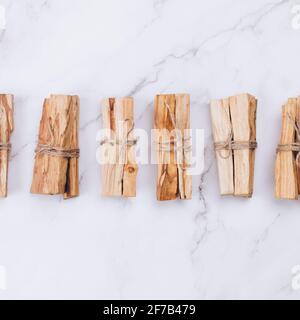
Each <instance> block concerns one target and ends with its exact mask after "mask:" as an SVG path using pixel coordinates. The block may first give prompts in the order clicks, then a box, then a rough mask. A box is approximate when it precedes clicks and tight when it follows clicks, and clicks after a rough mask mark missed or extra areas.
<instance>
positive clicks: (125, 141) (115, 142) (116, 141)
mask: <svg viewBox="0 0 300 320" xmlns="http://www.w3.org/2000/svg"><path fill="white" fill-rule="evenodd" d="M126 121H130V119H125V122H126ZM133 130H134V122H132V125H131V128H130V130H128V132H127V135H126V139H117V138H116V139H112V138H108V137H104V138H103V139H102V140H100V146H102V145H104V144H110V145H111V146H115V145H120V146H121V150H122V149H123V148H125V147H127V146H128V147H133V146H135V145H136V144H137V142H138V138H135V139H129V135H130V134H131V132H132V131H133Z"/></svg>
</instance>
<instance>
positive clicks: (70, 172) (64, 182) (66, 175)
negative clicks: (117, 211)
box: [31, 95, 79, 199]
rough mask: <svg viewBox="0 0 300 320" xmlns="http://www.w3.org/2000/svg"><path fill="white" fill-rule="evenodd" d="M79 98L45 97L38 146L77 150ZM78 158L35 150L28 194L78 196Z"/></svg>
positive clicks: (65, 96) (66, 197)
mask: <svg viewBox="0 0 300 320" xmlns="http://www.w3.org/2000/svg"><path fill="white" fill-rule="evenodd" d="M78 126H79V98H78V97H77V96H67V95H51V96H50V98H49V99H45V101H44V106H43V113H42V118H41V121H40V130H39V138H38V144H39V145H48V146H51V147H54V148H62V149H64V150H71V149H78V148H79V142H78ZM78 170H79V158H69V157H61V156H55V155H49V154H45V153H37V154H36V157H35V165H34V172H33V179H32V185H31V193H36V194H53V195H54V194H63V196H64V199H68V198H72V197H75V196H78V195H79V174H78Z"/></svg>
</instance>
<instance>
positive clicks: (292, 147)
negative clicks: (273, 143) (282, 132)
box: [276, 113, 300, 167]
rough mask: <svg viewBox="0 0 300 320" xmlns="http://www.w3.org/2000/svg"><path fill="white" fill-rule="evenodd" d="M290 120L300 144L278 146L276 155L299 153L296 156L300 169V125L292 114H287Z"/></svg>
mask: <svg viewBox="0 0 300 320" xmlns="http://www.w3.org/2000/svg"><path fill="white" fill-rule="evenodd" d="M287 116H288V119H289V120H290V121H291V122H292V124H293V126H294V129H295V131H296V134H297V138H298V140H299V142H293V143H287V144H278V146H277V149H276V153H278V152H282V151H283V152H288V151H290V152H297V156H296V165H297V166H298V167H300V124H299V122H298V121H295V119H293V117H292V116H291V114H290V113H287Z"/></svg>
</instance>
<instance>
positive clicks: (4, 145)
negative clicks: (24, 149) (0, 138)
mask: <svg viewBox="0 0 300 320" xmlns="http://www.w3.org/2000/svg"><path fill="white" fill-rule="evenodd" d="M0 150H7V151H8V152H9V151H10V150H11V144H10V143H0Z"/></svg>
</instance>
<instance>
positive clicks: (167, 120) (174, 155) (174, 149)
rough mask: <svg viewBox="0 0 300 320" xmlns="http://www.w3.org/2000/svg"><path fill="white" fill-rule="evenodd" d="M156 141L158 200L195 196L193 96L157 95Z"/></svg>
mask: <svg viewBox="0 0 300 320" xmlns="http://www.w3.org/2000/svg"><path fill="white" fill-rule="evenodd" d="M154 128H155V130H154V143H155V148H156V151H157V160H158V171H157V186H156V196H157V200H159V201H163V200H174V199H176V198H179V199H185V200H188V199H191V198H192V176H191V175H189V174H188V168H189V166H190V157H191V137H190V132H189V131H190V97H189V95H188V94H164V95H157V96H156V97H155V102H154Z"/></svg>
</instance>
